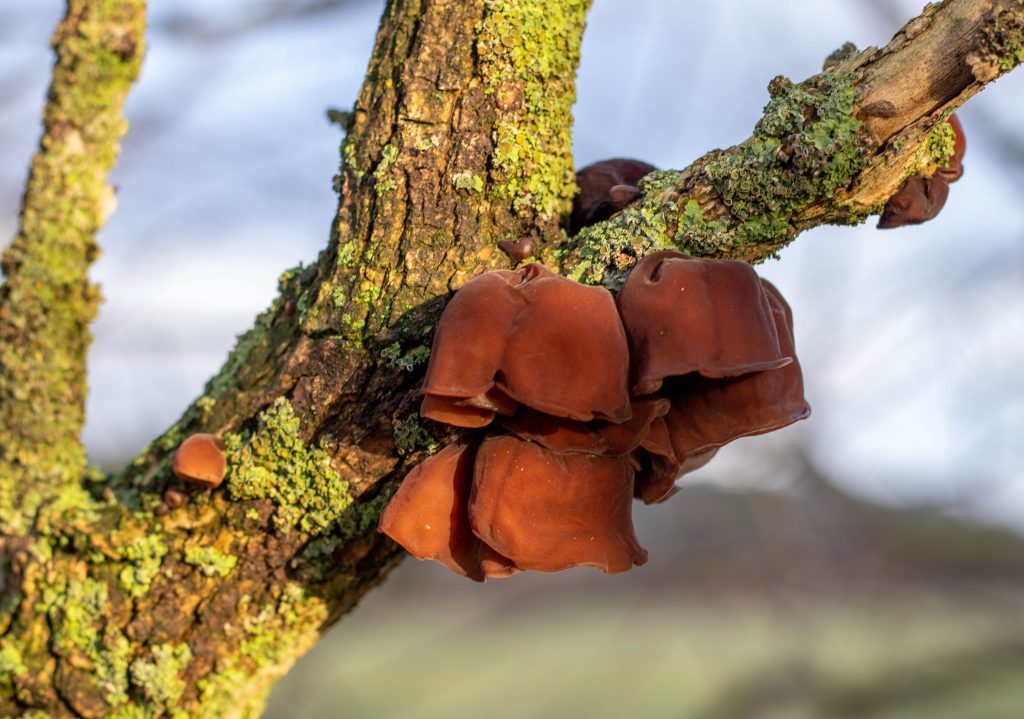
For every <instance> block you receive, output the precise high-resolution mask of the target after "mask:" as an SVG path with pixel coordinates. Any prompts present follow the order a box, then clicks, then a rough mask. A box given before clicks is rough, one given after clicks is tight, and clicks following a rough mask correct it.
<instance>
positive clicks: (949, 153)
mask: <svg viewBox="0 0 1024 719" xmlns="http://www.w3.org/2000/svg"><path fill="white" fill-rule="evenodd" d="M955 144H956V132H954V130H953V126H952V125H950V124H949V123H948V122H940V123H939V124H937V125H936V126H935V129H934V130H932V131H931V134H929V135H928V141H927V142H926V143H925V152H926V153H927V154H928V159H929V160H931V162H932V163H934V164H935V166H936V167H946V166H948V165H949V161H950V160H951V159H953V151H954V146H955Z"/></svg>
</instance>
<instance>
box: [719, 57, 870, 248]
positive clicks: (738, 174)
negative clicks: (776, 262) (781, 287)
mask: <svg viewBox="0 0 1024 719" xmlns="http://www.w3.org/2000/svg"><path fill="white" fill-rule="evenodd" d="M768 91H769V93H770V95H771V100H770V101H769V102H768V104H767V105H766V106H765V108H764V114H763V115H762V117H761V119H760V120H759V121H758V123H757V125H756V126H755V128H754V135H753V137H752V138H750V139H749V140H748V141H747V142H745V143H743V145H741V146H740V147H739V148H737V150H738V151H736V152H730V153H723V154H721V155H719V156H718V157H717V158H715V159H713V160H711V161H710V162H709V163H708V164H707V165H706V166H705V169H704V171H705V173H706V175H707V177H708V179H709V180H710V181H711V184H712V186H713V187H714V189H715V191H716V192H717V193H718V196H719V197H720V198H721V200H722V202H723V203H724V204H725V206H726V208H727V209H728V210H729V212H730V213H731V214H732V216H733V218H734V221H735V222H736V224H735V225H734V227H733V228H732V232H733V234H734V235H735V240H736V243H737V244H740V245H758V246H762V247H766V248H769V249H771V250H774V249H775V248H779V247H781V246H783V245H784V244H786V243H787V242H788V241H789V240H790V239H791V238H792V237H794V236H795V234H796V222H795V220H796V217H797V216H798V214H799V212H800V211H801V210H802V209H804V208H805V207H808V206H809V205H810V204H811V203H813V202H821V201H828V198H830V197H831V196H832V195H833V194H834V193H835V192H836V190H838V189H840V188H843V187H846V186H848V185H849V184H850V182H851V180H852V179H853V178H854V176H855V175H856V174H857V173H858V172H860V171H861V170H862V169H863V168H864V166H865V162H866V159H865V151H864V150H865V148H864V146H863V145H862V134H861V131H862V129H863V123H862V122H861V121H860V120H859V119H857V117H855V116H854V114H853V109H854V103H855V101H856V99H857V89H856V87H855V86H854V84H853V77H852V76H851V75H845V74H834V73H830V72H826V73H822V74H821V75H818V76H816V77H814V78H812V79H811V80H808V81H807V82H804V83H801V84H799V85H795V84H793V83H792V82H790V81H789V80H788V79H786V78H784V77H781V76H780V77H776V78H775V79H774V80H772V82H771V83H770V84H769V86H768Z"/></svg>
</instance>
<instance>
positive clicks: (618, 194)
mask: <svg viewBox="0 0 1024 719" xmlns="http://www.w3.org/2000/svg"><path fill="white" fill-rule="evenodd" d="M642 194H643V193H642V192H640V188H639V187H636V186H634V185H615V186H614V187H612V188H611V189H610V190H608V202H609V203H611V206H612V210H613V211H614V212H618V211H619V210H621V209H622V208H623V207H625V206H626V205H628V204H629V203H631V202H634V201H635V200H639V199H640V196H641V195H642Z"/></svg>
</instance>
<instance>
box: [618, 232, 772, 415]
mask: <svg viewBox="0 0 1024 719" xmlns="http://www.w3.org/2000/svg"><path fill="white" fill-rule="evenodd" d="M617 301H618V306H619V312H620V313H621V315H622V321H623V324H624V325H625V327H626V335H627V337H628V340H629V353H630V360H631V364H632V370H631V382H632V387H633V394H636V395H641V394H649V393H651V392H655V391H657V389H658V388H659V387H660V386H661V383H662V381H663V380H664V379H665V378H666V377H673V376H680V375H686V374H690V373H692V372H697V373H700V374H701V375H702V376H704V377H734V376H737V375H742V374H746V373H749V372H756V371H760V370H768V369H775V368H778V367H782V366H784V365H786V364H789V363H790V362H791V361H792V360H791V359H790V358H789V357H786V356H784V355H783V354H781V352H780V350H779V340H778V334H777V330H776V328H775V321H774V320H773V318H772V311H771V306H770V305H769V303H768V299H767V296H766V295H765V292H764V289H763V287H762V286H761V282H760V281H759V279H758V277H757V273H755V272H754V270H753V268H752V267H751V266H750V265H748V264H746V263H744V262H738V261H732V260H697V259H692V258H690V257H687V256H686V255H683V254H680V253H678V252H672V251H662V252H653V253H651V254H650V255H648V256H647V257H645V258H644V259H642V260H641V261H640V262H638V263H637V264H636V267H634V268H633V271H632V272H631V273H630V274H629V277H628V278H627V279H626V282H625V284H624V285H623V287H622V290H621V291H620V292H619V296H618V300H617Z"/></svg>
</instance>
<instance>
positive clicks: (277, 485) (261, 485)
mask: <svg viewBox="0 0 1024 719" xmlns="http://www.w3.org/2000/svg"><path fill="white" fill-rule="evenodd" d="M299 425H300V421H299V418H298V417H296V416H295V412H294V411H293V410H292V406H291V404H290V403H289V402H288V400H287V399H286V398H284V397H279V398H278V399H277V400H275V402H274V403H273V404H272V405H271V406H270V407H268V408H267V409H266V410H264V411H263V412H262V413H261V414H260V416H259V420H258V426H257V428H256V430H255V431H253V432H251V433H240V434H239V433H229V434H227V435H225V437H224V443H225V445H226V447H227V449H226V454H227V458H228V474H227V481H226V484H227V488H228V491H229V492H230V494H231V496H232V497H233V498H235V499H240V500H249V499H269V500H271V501H273V502H274V504H275V505H276V510H275V512H274V525H275V526H276V527H277V528H278V530H280V531H282V532H288V531H291V530H293V529H299V530H301V531H303V532H307V533H309V534H311V535H317V534H320V533H322V532H326V531H328V530H329V529H330V528H331V527H332V526H333V525H334V524H335V521H336V520H337V519H338V518H339V517H340V516H341V514H342V513H343V512H344V511H345V510H346V509H347V508H348V507H349V506H350V505H351V504H352V496H351V495H350V494H349V491H348V483H347V482H345V481H343V480H342V479H341V477H339V476H338V473H337V471H335V470H334V469H333V468H332V466H331V457H330V455H329V454H328V453H327V452H326V451H324V450H323V449H320V448H319V447H314V446H310V444H309V443H308V442H307V441H306V440H304V439H303V438H302V437H301V436H300V435H299Z"/></svg>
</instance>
